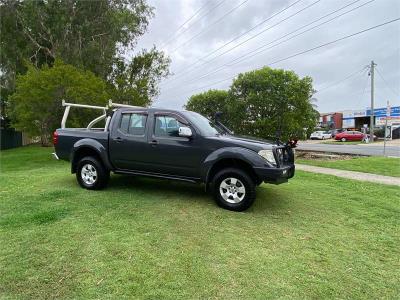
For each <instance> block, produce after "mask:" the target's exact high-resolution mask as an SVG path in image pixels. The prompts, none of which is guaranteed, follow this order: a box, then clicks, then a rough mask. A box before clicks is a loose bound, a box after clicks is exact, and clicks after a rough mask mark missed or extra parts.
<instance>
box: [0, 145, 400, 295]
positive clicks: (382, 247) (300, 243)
mask: <svg viewBox="0 0 400 300" xmlns="http://www.w3.org/2000/svg"><path fill="white" fill-rule="evenodd" d="M51 151H52V149H45V148H37V147H28V148H21V149H16V150H8V151H3V152H1V175H0V176H1V178H0V180H1V181H0V182H1V184H0V195H1V197H0V199H1V200H0V298H12V299H14V298H25V299H32V298H33V299H43V298H46V299H49V298H57V299H59V298H69V299H71V298H80V299H88V298H90V299H95V298H101V299H105V298H115V299H119V298H141V299H143V298H144V299H176V298H180V299H193V298H220V299H222V298H224V299H238V298H246V299H255V298H258V299H266V298H270V299H276V298H284V299H290V298H292V299H294V298H295V299H304V298H313V299H327V298H341V299H366V298H369V299H376V298H385V299H394V298H397V297H398V295H399V294H400V279H399V278H400V271H399V270H400V263H399V257H400V247H399V245H400V230H399V229H400V228H399V216H400V215H399V213H400V190H399V188H398V187H394V186H383V185H378V184H371V183H365V184H364V183H362V182H356V181H351V180H344V179H340V178H337V177H332V176H326V175H320V174H312V173H306V172H298V173H297V174H296V176H295V178H293V179H292V180H291V181H290V183H289V184H284V185H280V186H274V185H262V186H261V187H260V188H259V189H258V191H257V193H258V199H257V201H256V202H255V204H254V206H253V207H252V208H251V209H249V210H248V211H246V212H243V213H236V212H231V211H227V210H223V209H221V208H219V207H217V206H216V205H215V204H214V202H213V200H211V198H210V197H209V196H208V195H206V194H205V193H204V192H203V188H202V187H201V186H197V185H191V184H184V183H176V182H169V181H159V180H152V179H142V178H134V177H122V176H116V175H113V176H112V177H111V181H110V184H109V187H108V188H107V189H106V190H103V191H87V190H84V189H81V188H79V187H78V185H77V183H76V181H75V177H74V176H73V175H71V174H70V173H69V170H70V169H69V164H68V163H66V162H60V161H54V160H53V159H52V158H51V157H50V155H49V154H50V152H51Z"/></svg>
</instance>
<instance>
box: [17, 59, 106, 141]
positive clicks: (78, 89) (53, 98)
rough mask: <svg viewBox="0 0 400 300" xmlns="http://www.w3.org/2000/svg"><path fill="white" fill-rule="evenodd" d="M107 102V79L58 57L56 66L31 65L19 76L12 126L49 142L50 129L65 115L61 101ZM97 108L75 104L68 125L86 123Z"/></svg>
mask: <svg viewBox="0 0 400 300" xmlns="http://www.w3.org/2000/svg"><path fill="white" fill-rule="evenodd" d="M62 99H64V100H65V101H67V102H72V103H74V102H75V103H77V102H79V103H86V104H94V105H101V106H105V105H106V103H107V99H108V94H107V92H106V83H105V82H104V81H103V80H102V79H101V78H98V77H96V76H95V75H94V74H93V73H92V72H90V71H82V70H80V69H78V68H75V67H73V66H71V65H67V64H64V63H62V62H61V61H58V60H56V61H55V63H54V65H53V67H51V68H50V67H48V66H44V67H42V68H41V69H38V68H36V67H35V66H32V65H30V66H28V71H27V73H26V74H25V75H19V76H18V77H17V89H16V92H15V93H14V94H13V95H11V96H10V104H11V108H12V117H13V120H14V122H13V126H15V128H17V129H19V130H22V131H24V132H26V133H28V134H30V135H32V136H40V137H41V143H42V145H44V146H46V145H48V144H49V141H50V136H51V133H52V132H53V131H54V130H55V129H56V128H58V127H60V121H61V119H62V115H63V111H64V109H63V107H62V106H61V101H62ZM96 114H97V115H98V112H93V111H91V110H84V109H79V110H75V111H74V109H73V108H72V109H71V113H70V115H71V116H70V117H69V119H68V122H69V125H72V126H77V127H79V126H80V127H83V126H86V125H87V123H86V122H88V121H89V120H91V119H93V118H94V117H95V116H96Z"/></svg>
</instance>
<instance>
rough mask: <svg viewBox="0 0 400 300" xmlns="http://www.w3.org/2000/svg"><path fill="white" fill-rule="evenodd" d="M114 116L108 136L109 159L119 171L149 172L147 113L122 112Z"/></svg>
mask: <svg viewBox="0 0 400 300" xmlns="http://www.w3.org/2000/svg"><path fill="white" fill-rule="evenodd" d="M117 114H118V115H117V116H115V117H116V118H117V119H116V120H117V123H116V124H113V129H112V132H111V135H110V158H111V161H112V163H113V165H114V166H115V167H116V168H117V169H120V170H137V171H148V170H149V162H150V161H149V156H148V155H147V154H148V150H149V148H150V145H149V144H148V142H147V135H146V134H147V130H148V123H149V122H148V113H147V112H146V111H122V112H118V113H117Z"/></svg>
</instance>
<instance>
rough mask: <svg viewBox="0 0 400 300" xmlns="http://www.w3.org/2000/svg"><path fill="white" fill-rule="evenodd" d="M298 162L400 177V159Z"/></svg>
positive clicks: (368, 158)
mask: <svg viewBox="0 0 400 300" xmlns="http://www.w3.org/2000/svg"><path fill="white" fill-rule="evenodd" d="M296 162H297V163H299V164H305V165H313V166H319V167H325V168H333V169H341V170H349V171H358V172H364V173H373V174H380V175H386V176H394V177H400V159H399V158H391V157H383V156H382V157H380V156H379V157H378V156H371V157H355V158H352V159H348V160H323V159H319V160H318V159H297V160H296Z"/></svg>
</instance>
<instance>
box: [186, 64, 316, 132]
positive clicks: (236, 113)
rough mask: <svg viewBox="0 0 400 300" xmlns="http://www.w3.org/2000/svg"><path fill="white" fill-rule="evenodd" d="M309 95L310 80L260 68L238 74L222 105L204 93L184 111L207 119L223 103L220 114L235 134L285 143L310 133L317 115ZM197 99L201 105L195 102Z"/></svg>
mask: <svg viewBox="0 0 400 300" xmlns="http://www.w3.org/2000/svg"><path fill="white" fill-rule="evenodd" d="M213 92H214V93H215V92H217V91H213ZM220 92H222V91H220ZM225 93H226V92H225ZM312 93H313V87H312V79H311V78H310V77H304V78H299V76H298V75H296V74H295V73H294V72H293V71H285V70H279V69H271V68H269V67H264V68H262V69H259V70H255V71H250V72H247V73H243V74H239V75H238V77H237V78H236V79H235V80H234V81H233V83H232V85H231V87H230V90H229V91H228V96H227V98H226V100H225V101H220V100H218V98H217V97H212V95H213V93H210V92H206V93H203V94H199V95H194V96H192V97H191V98H190V99H189V101H188V104H187V105H186V108H188V109H191V110H195V111H198V112H200V113H205V114H206V115H208V114H207V112H208V111H209V108H211V107H213V105H214V107H215V103H216V102H217V103H220V104H221V103H225V104H222V105H223V106H224V108H223V109H220V110H221V111H223V112H226V114H227V115H226V116H225V120H227V121H226V123H227V124H228V125H229V126H230V127H231V128H232V129H233V130H234V131H235V132H236V133H239V134H245V135H252V136H257V137H260V138H274V137H275V136H276V135H277V133H278V132H280V133H281V137H282V139H288V138H291V137H303V135H304V131H306V132H307V133H309V132H310V131H312V130H313V129H314V127H315V124H316V120H317V117H318V112H317V111H316V110H315V109H314V107H313V105H312V101H311V96H312ZM204 95H209V96H210V97H208V98H207V97H204ZM215 95H217V94H215ZM198 97H200V98H201V99H202V101H199V100H196V99H198ZM208 116H209V115H208Z"/></svg>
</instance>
